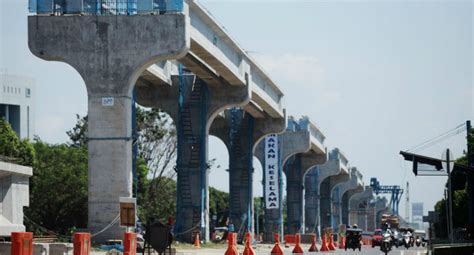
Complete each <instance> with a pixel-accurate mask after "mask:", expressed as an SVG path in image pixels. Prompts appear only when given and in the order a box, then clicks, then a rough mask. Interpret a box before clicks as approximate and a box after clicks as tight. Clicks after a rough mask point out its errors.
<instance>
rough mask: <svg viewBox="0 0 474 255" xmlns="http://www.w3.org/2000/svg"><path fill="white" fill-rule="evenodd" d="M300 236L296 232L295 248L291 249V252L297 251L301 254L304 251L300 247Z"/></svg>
mask: <svg viewBox="0 0 474 255" xmlns="http://www.w3.org/2000/svg"><path fill="white" fill-rule="evenodd" d="M300 242H301V236H300V234H296V244H295V248H294V249H293V252H292V253H297V254H303V253H304V251H303V249H302V248H301V244H300Z"/></svg>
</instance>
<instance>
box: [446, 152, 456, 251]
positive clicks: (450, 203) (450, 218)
mask: <svg viewBox="0 0 474 255" xmlns="http://www.w3.org/2000/svg"><path fill="white" fill-rule="evenodd" d="M449 153H450V151H449V149H446V171H447V172H448V207H449V215H448V221H449V230H450V231H449V242H450V243H453V242H454V236H453V232H454V231H453V230H454V226H453V192H452V187H451V162H450V160H451V159H450V157H449Z"/></svg>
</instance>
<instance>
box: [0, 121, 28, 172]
mask: <svg viewBox="0 0 474 255" xmlns="http://www.w3.org/2000/svg"><path fill="white" fill-rule="evenodd" d="M0 156H3V157H2V158H3V160H7V161H10V162H12V163H17V164H20V165H25V166H31V165H33V162H34V157H35V153H34V149H33V146H32V145H31V143H30V142H29V141H28V140H26V139H24V140H20V139H19V138H18V136H17V135H16V133H15V131H13V129H12V127H11V125H10V124H9V123H8V122H7V121H5V120H4V119H3V118H0Z"/></svg>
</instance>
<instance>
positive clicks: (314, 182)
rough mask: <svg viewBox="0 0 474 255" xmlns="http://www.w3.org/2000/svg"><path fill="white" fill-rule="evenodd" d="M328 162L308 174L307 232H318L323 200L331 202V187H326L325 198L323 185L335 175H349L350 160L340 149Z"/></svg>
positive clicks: (306, 183) (334, 150) (333, 151)
mask: <svg viewBox="0 0 474 255" xmlns="http://www.w3.org/2000/svg"><path fill="white" fill-rule="evenodd" d="M328 158H329V159H328V161H327V162H326V163H325V164H323V165H321V166H318V167H315V168H312V169H311V170H310V171H309V172H308V174H307V177H305V178H306V179H305V180H304V181H305V189H306V195H305V201H306V205H305V218H306V222H307V224H306V230H307V231H310V232H312V231H317V229H319V226H320V224H321V217H320V207H321V201H320V200H321V198H323V199H326V200H327V201H326V202H327V203H329V202H330V190H329V188H330V187H329V186H328V187H325V189H324V188H323V189H324V190H325V191H326V193H324V196H321V184H322V183H323V181H324V180H326V179H327V178H328V177H330V176H333V175H338V174H340V173H341V172H344V173H346V172H347V173H348V170H347V169H348V160H347V158H346V157H345V156H344V155H343V154H342V153H341V152H340V151H339V149H337V148H335V149H333V150H332V151H331V152H330V153H329V155H328Z"/></svg>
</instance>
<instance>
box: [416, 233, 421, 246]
mask: <svg viewBox="0 0 474 255" xmlns="http://www.w3.org/2000/svg"><path fill="white" fill-rule="evenodd" d="M421 243H422V242H421V238H420V237H419V236H417V237H416V240H415V244H416V247H420V245H421Z"/></svg>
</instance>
